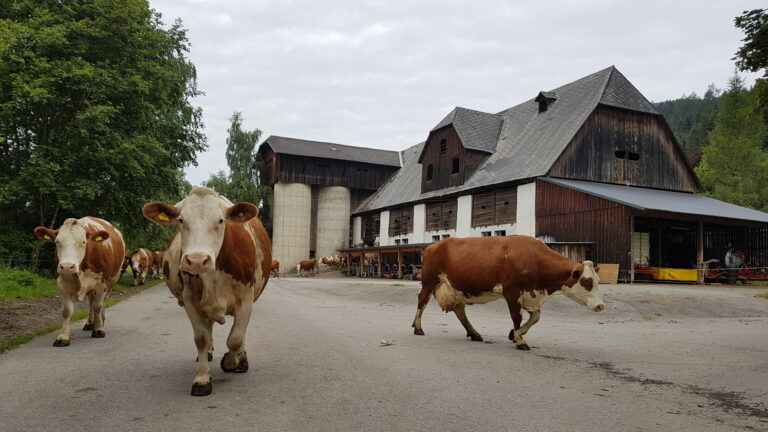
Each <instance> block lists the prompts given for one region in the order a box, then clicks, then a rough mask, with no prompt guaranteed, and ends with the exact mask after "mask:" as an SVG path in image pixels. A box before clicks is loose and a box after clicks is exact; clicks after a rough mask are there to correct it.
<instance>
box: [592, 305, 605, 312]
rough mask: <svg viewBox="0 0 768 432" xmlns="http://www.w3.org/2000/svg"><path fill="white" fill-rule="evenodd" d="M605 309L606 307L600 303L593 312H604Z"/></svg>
mask: <svg viewBox="0 0 768 432" xmlns="http://www.w3.org/2000/svg"><path fill="white" fill-rule="evenodd" d="M603 309H605V305H604V304H602V303H600V304H599V305H597V306H595V308H594V309H592V310H593V311H595V312H602V311H603Z"/></svg>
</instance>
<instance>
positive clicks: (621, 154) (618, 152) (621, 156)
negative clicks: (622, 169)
mask: <svg viewBox="0 0 768 432" xmlns="http://www.w3.org/2000/svg"><path fill="white" fill-rule="evenodd" d="M614 154H615V155H616V159H626V158H627V152H625V151H624V150H616V153H614Z"/></svg>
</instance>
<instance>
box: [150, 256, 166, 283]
mask: <svg viewBox="0 0 768 432" xmlns="http://www.w3.org/2000/svg"><path fill="white" fill-rule="evenodd" d="M164 255H165V251H153V252H152V279H154V278H156V277H157V276H160V277H161V278H162V272H163V256H164Z"/></svg>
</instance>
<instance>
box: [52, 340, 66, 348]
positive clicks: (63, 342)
mask: <svg viewBox="0 0 768 432" xmlns="http://www.w3.org/2000/svg"><path fill="white" fill-rule="evenodd" d="M53 346H55V347H65V346H69V339H56V340H55V341H53Z"/></svg>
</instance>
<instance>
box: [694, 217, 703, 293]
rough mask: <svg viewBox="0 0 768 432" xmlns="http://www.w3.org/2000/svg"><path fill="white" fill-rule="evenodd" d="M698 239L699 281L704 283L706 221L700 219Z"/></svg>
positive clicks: (697, 264) (697, 266)
mask: <svg viewBox="0 0 768 432" xmlns="http://www.w3.org/2000/svg"><path fill="white" fill-rule="evenodd" d="M697 237H698V239H697V241H696V268H697V269H698V270H699V271H698V277H697V282H698V283H700V284H703V283H704V222H703V221H699V227H698V236H697Z"/></svg>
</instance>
